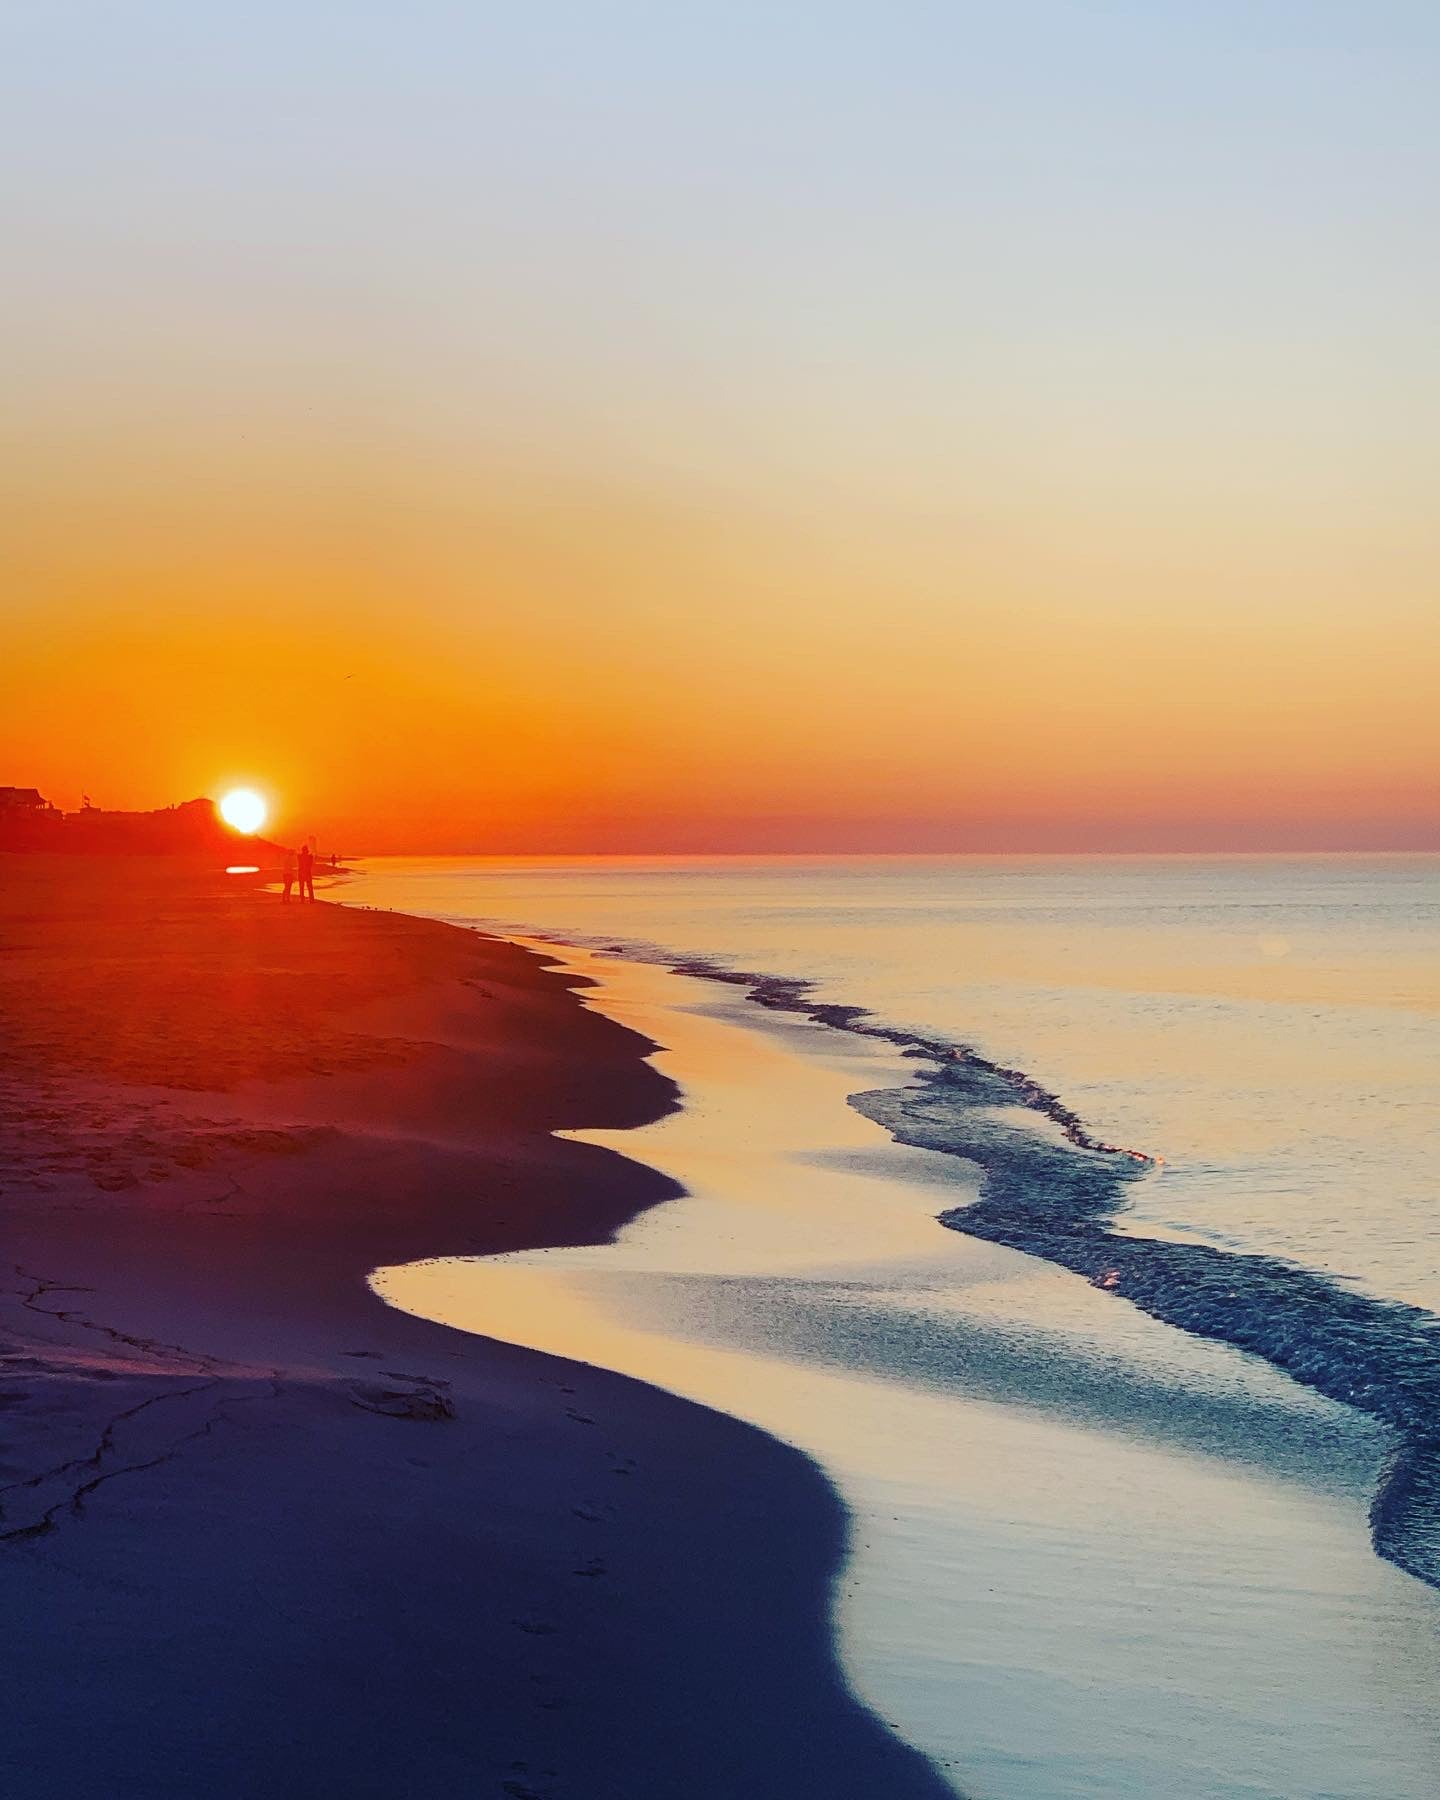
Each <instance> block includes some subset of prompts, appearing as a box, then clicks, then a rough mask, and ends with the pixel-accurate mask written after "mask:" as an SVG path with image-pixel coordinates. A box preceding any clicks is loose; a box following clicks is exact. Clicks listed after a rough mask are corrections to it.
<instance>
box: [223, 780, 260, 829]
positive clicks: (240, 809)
mask: <svg viewBox="0 0 1440 1800" xmlns="http://www.w3.org/2000/svg"><path fill="white" fill-rule="evenodd" d="M266 811H267V808H266V805H265V802H264V801H263V800H262V799H261V797H260V796H259V794H257V793H256V792H255V791H254V789H253V788H232V789H231V791H230V792H229V793H228V794H226V795H225V797H224V799H223V800H221V802H220V817H221V818H222V819H223V820H224V821H225V823H226V824H227V825H228V826H230V827H231V829H232V830H234V831H240V832H243V833H244V834H245V836H246V837H249V836H250V835H251V834H252V833H253V832H256V831H258V830H259V829H260V827H261V826H262V825H263V824H264V823H265V814H266Z"/></svg>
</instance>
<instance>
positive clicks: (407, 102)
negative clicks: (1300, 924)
mask: <svg viewBox="0 0 1440 1800" xmlns="http://www.w3.org/2000/svg"><path fill="white" fill-rule="evenodd" d="M1437 76H1440V13H1437V12H1436V11H1435V9H1434V8H1433V7H1431V6H1428V5H1425V6H1422V5H1419V4H1400V3H1398V0H1376V3H1375V4H1372V5H1367V6H1365V7H1361V6H1359V5H1357V4H1344V5H1341V4H1338V3H1334V0H1305V3H1304V4H1301V3H1299V0H1294V3H1291V0H1194V3H1184V4H1182V3H1180V0H1148V3H1146V4H1135V5H1127V4H1108V5H1085V4H1062V3H1060V0H1008V3H1007V4H1005V5H1003V6H1001V5H998V4H988V5H978V4H970V3H967V0H949V3H948V4H920V3H918V0H887V3H886V4H856V3H853V0H852V3H846V0H831V3H829V4H824V5H820V4H787V3H786V0H763V3H760V0H726V3H725V4H723V5H722V4H712V3H711V0H681V3H679V4H677V3H676V0H668V3H667V4H660V3H656V4H648V3H647V4H638V3H611V0H543V3H542V0H537V4H535V5H531V6H524V7H521V6H515V5H513V4H506V5H491V4H486V3H484V0H469V3H464V4H460V3H454V4H442V3H439V0H409V3H408V4H406V5H405V6H403V7H401V6H396V5H393V4H391V3H389V0H386V3H385V4H375V3H373V0H345V3H344V4H330V5H322V4H318V3H317V0H287V4H285V5H283V6H282V5H280V4H276V3H274V0H247V4H246V5H244V6H243V7H241V6H239V5H236V4H232V3H231V0H215V3H213V4H208V5H205V6H195V5H194V4H193V0H185V3H184V4H177V3H175V0H89V3H87V4H75V3H73V0H6V3H5V4H4V5H3V7H0V149H3V152H4V154H3V157H0V206H3V219H4V230H5V239H6V246H7V252H8V255H7V263H8V265H9V273H8V274H7V279H6V282H5V284H4V286H3V289H0V344H3V355H4V358H5V364H6V370H5V392H6V402H5V405H4V408H3V409H0V462H3V470H0V476H3V479H0V563H3V567H0V579H3V586H0V624H3V640H0V781H6V782H14V783H17V784H20V785H26V786H29V785H32V784H34V785H38V786H39V787H40V788H41V789H42V790H43V791H44V792H45V793H46V794H47V795H49V797H50V798H51V799H53V800H54V801H56V802H57V803H58V804H60V805H62V806H65V807H67V808H68V807H73V806H75V805H77V804H78V803H79V799H80V796H81V794H82V793H85V794H88V795H89V796H90V797H91V798H92V799H93V800H94V801H95V802H96V803H97V804H99V805H106V806H116V807H139V806H149V805H160V804H166V803H169V802H171V801H176V800H183V799H187V798H190V797H192V796H193V795H196V794H203V793H210V794H219V793H220V792H222V791H223V790H224V789H225V788H226V787H228V786H231V785H234V784H237V783H244V784H245V785H250V786H255V787H257V788H259V789H261V790H262V791H263V792H265V793H266V794H268V795H269V796H270V798H271V800H272V803H273V806H274V809H275V820H274V823H275V829H276V832H277V833H278V834H279V835H281V836H284V835H286V834H287V833H288V834H289V835H291V836H298V835H300V834H301V833H302V832H310V831H315V832H316V833H318V835H319V836H320V837H321V838H322V840H323V841H324V842H325V843H326V844H334V845H336V846H338V847H339V848H341V849H345V850H349V851H352V852H364V851H372V852H380V851H386V850H393V851H415V852H424V851H444V850H474V851H491V850H493V851H499V852H505V853H511V852H523V851H549V850H556V851H566V852H571V851H582V850H595V851H636V852H658V851H692V850H694V851H710V850H715V851H724V850H746V851H750V850H757V851H758V850H769V851H784V850H796V851H820V850H836V851H866V850H873V851H903V850H926V851H931V850H967V849H979V850H1032V849H1033V850H1109V849H1114V850H1149V849H1155V850H1163V849H1180V850H1188V849H1197V850H1198V849H1235V850H1256V849H1277V850H1280V849H1287V850H1288V849H1331V848H1379V849H1384V848H1417V847H1440V827H1437V798H1440V784H1437V777H1436V771H1437V768H1440V705H1437V699H1440V606H1437V587H1440V581H1437V578H1440V511H1437V508H1436V506H1435V504H1434V487H1435V479H1436V475H1437V471H1440V348H1437V342H1440V340H1437V336H1436V332H1435V323H1434V322H1435V318H1436V316H1437V310H1440V238H1437V235H1436V233H1435V230H1434V198H1435V194H1436V192H1437V191H1440V126H1437V125H1436V123H1435V117H1434V94H1435V92H1436V83H1437Z"/></svg>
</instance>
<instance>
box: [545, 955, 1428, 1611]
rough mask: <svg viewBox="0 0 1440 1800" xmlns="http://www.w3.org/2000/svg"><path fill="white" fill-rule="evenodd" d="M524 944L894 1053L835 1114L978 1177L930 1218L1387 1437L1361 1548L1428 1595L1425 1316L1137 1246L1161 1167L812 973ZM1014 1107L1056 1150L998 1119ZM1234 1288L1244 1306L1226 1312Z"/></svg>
mask: <svg viewBox="0 0 1440 1800" xmlns="http://www.w3.org/2000/svg"><path fill="white" fill-rule="evenodd" d="M527 935H528V938H529V940H530V941H534V942H537V943H548V944H553V945H555V946H556V948H557V949H558V950H560V951H562V952H563V951H566V950H570V951H575V952H577V953H580V954H597V953H598V954H599V955H602V956H607V957H608V956H618V957H620V958H622V959H629V960H638V961H640V962H642V963H645V964H647V965H648V966H655V967H659V968H662V969H665V970H667V971H668V972H669V973H671V974H673V975H679V976H687V977H692V978H694V979H697V980H700V981H703V982H707V983H713V984H715V985H716V986H718V987H720V988H721V989H722V990H723V989H730V990H733V991H735V992H737V993H739V994H740V995H741V996H742V997H743V1000H744V1002H745V1003H746V1004H747V1005H750V1006H754V1007H756V1008H758V1009H760V1011H761V1012H763V1013H771V1014H777V1015H780V1016H788V1017H792V1018H796V1019H802V1020H805V1021H807V1022H808V1023H810V1024H813V1025H817V1026H821V1027H823V1028H825V1029H826V1030H830V1031H836V1032H842V1033H849V1034H851V1035H852V1036H854V1037H856V1038H859V1039H862V1040H869V1041H871V1042H875V1043H879V1044H884V1045H890V1046H893V1047H894V1048H895V1049H896V1050H898V1051H899V1052H900V1054H901V1055H903V1056H905V1057H906V1058H912V1059H914V1060H915V1069H914V1072H913V1078H912V1079H910V1080H908V1081H907V1082H906V1083H904V1084H901V1085H893V1086H886V1087H882V1088H873V1089H862V1090H858V1091H856V1092H854V1093H852V1094H851V1095H849V1096H848V1104H849V1105H850V1106H851V1107H853V1108H854V1109H855V1110H856V1111H857V1112H859V1113H860V1114H861V1115H862V1116H863V1117H865V1118H868V1119H870V1120H872V1121H873V1122H874V1123H876V1124H877V1125H879V1126H880V1127H881V1128H882V1129H883V1130H885V1131H886V1132H887V1133H888V1135H889V1137H890V1138H891V1140H892V1141H893V1142H894V1143H895V1144H896V1145H899V1146H906V1147H909V1148H911V1149H920V1150H925V1151H935V1152H937V1153H939V1154H941V1155H943V1156H947V1157H951V1158H954V1159H955V1160H956V1162H957V1164H959V1165H961V1166H970V1167H973V1168H975V1169H976V1170H978V1171H979V1172H980V1175H981V1180H980V1184H979V1188H978V1191H977V1192H976V1193H975V1194H974V1195H972V1196H970V1197H969V1198H968V1199H967V1200H966V1202H965V1203H964V1204H962V1205H960V1206H953V1207H949V1208H946V1209H945V1210H943V1211H942V1212H940V1213H938V1214H937V1216H936V1223H937V1224H939V1225H941V1226H944V1227H946V1228H948V1229H949V1230H951V1231H954V1232H957V1233H959V1234H961V1235H963V1236H966V1237H969V1238H972V1239H974V1240H976V1241H978V1242H988V1243H994V1244H997V1245H1001V1246H1004V1247H1005V1248H1008V1249H1011V1250H1016V1251H1020V1252H1022V1253H1024V1254H1026V1255H1029V1256H1034V1257H1037V1258H1039V1259H1041V1260H1042V1261H1045V1262H1048V1263H1050V1264H1052V1265H1054V1266H1055V1267H1058V1268H1062V1269H1066V1270H1068V1271H1069V1272H1070V1273H1072V1274H1074V1275H1078V1276H1080V1277H1081V1278H1082V1279H1084V1280H1086V1281H1088V1282H1089V1283H1090V1284H1091V1285H1092V1286H1095V1287H1098V1288H1100V1289H1102V1290H1103V1291H1105V1292H1107V1293H1110V1294H1113V1295H1115V1296H1116V1297H1117V1298H1119V1299H1123V1300H1127V1301H1129V1302H1130V1304H1131V1305H1133V1306H1135V1307H1137V1308H1138V1309H1139V1310H1140V1311H1142V1312H1144V1313H1147V1314H1149V1315H1150V1316H1151V1317H1152V1318H1155V1319H1157V1320H1159V1321H1160V1322H1161V1323H1162V1324H1165V1325H1169V1326H1171V1327H1173V1328H1174V1329H1176V1330H1178V1331H1180V1332H1183V1333H1184V1334H1186V1335H1187V1336H1189V1337H1192V1338H1195V1339H1198V1340H1214V1341H1216V1342H1219V1343H1223V1344H1227V1345H1230V1346H1231V1347H1233V1348H1235V1349H1238V1350H1240V1351H1242V1352H1245V1353H1246V1354H1249V1355H1253V1356H1256V1357H1258V1358H1259V1359H1260V1360H1261V1361H1263V1362H1265V1363H1267V1364H1268V1365H1270V1366H1271V1367H1273V1368H1275V1369H1277V1370H1279V1371H1280V1372H1281V1373H1282V1374H1284V1375H1286V1376H1288V1377H1289V1378H1290V1379H1292V1380H1294V1381H1296V1382H1298V1383H1299V1384H1300V1385H1301V1386H1302V1387H1305V1388H1308V1389H1311V1390H1313V1391H1314V1392H1315V1393H1317V1394H1319V1395H1321V1396H1323V1397H1324V1398H1325V1399H1327V1400H1332V1401H1335V1402H1337V1403H1338V1404H1340V1405H1342V1406H1346V1407H1348V1408H1351V1409H1353V1410H1354V1411H1355V1412H1357V1413H1359V1414H1360V1415H1362V1416H1363V1417H1364V1418H1365V1419H1366V1420H1369V1421H1373V1422H1375V1423H1376V1424H1378V1425H1379V1426H1380V1427H1382V1428H1383V1429H1384V1430H1385V1431H1387V1432H1388V1433H1389V1434H1390V1440H1391V1442H1390V1452H1389V1454H1388V1455H1387V1457H1386V1459H1385V1463H1384V1466H1383V1469H1382V1470H1381V1472H1380V1474H1379V1476H1378V1478H1377V1480H1376V1483H1375V1486H1374V1489H1373V1493H1372V1497H1371V1504H1370V1508H1369V1529H1370V1539H1371V1543H1372V1545H1373V1547H1374V1550H1375V1553H1376V1554H1377V1555H1379V1556H1382V1557H1384V1558H1385V1559H1386V1560H1387V1561H1388V1562H1391V1563H1393V1564H1394V1565H1395V1567H1397V1568H1398V1569H1401V1570H1403V1571H1404V1572H1405V1573H1406V1574H1408V1575H1410V1576H1413V1577H1414V1578H1415V1579H1416V1580H1417V1581H1420V1582H1422V1583H1424V1584H1425V1585H1426V1586H1427V1587H1429V1588H1431V1589H1434V1590H1436V1591H1440V1535H1437V1531H1436V1515H1437V1507H1440V1499H1437V1496H1440V1439H1437V1436H1436V1432H1435V1426H1434V1417H1435V1411H1436V1406H1437V1403H1440V1359H1437V1357H1436V1353H1435V1348H1434V1340H1433V1333H1432V1330H1431V1327H1432V1325H1433V1315H1432V1314H1431V1313H1429V1312H1428V1311H1426V1310H1425V1309H1424V1308H1422V1307H1419V1306H1415V1305H1411V1304H1409V1303H1407V1302H1405V1301H1401V1300H1395V1299H1388V1298H1384V1297H1381V1296H1379V1295H1370V1294H1366V1293H1364V1292H1362V1291H1356V1290H1353V1289H1351V1288H1348V1287H1346V1286H1345V1285H1343V1283H1342V1281H1341V1279H1340V1278H1338V1277H1335V1276H1332V1275H1329V1274H1326V1273H1324V1272H1322V1271H1312V1270H1307V1269H1305V1268H1304V1267H1303V1266H1300V1265H1298V1264H1295V1263H1292V1262H1289V1261H1287V1260H1286V1259H1284V1258H1282V1257H1277V1256H1273V1255H1265V1254H1262V1253H1257V1252H1254V1251H1246V1250H1242V1249H1238V1248H1235V1247H1227V1248H1226V1249H1225V1250H1223V1251H1222V1250H1219V1249H1217V1248H1216V1247H1214V1246H1211V1245H1207V1244H1203V1243H1197V1242H1193V1241H1188V1240H1185V1239H1183V1238H1180V1237H1174V1236H1172V1237H1168V1238H1156V1237H1148V1236H1146V1235H1145V1234H1144V1233H1143V1232H1141V1231H1139V1230H1137V1229H1135V1228H1134V1227H1133V1225H1130V1224H1128V1223H1127V1222H1126V1221H1125V1212H1126V1189H1127V1187H1128V1185H1129V1183H1130V1182H1132V1181H1133V1180H1135V1179H1136V1178H1137V1177H1139V1176H1141V1175H1142V1174H1144V1173H1146V1172H1147V1171H1148V1170H1149V1169H1150V1168H1152V1167H1153V1166H1155V1165H1156V1164H1157V1163H1159V1162H1161V1161H1163V1159H1161V1158H1158V1157H1156V1156H1154V1155H1152V1154H1150V1153H1148V1152H1145V1151H1140V1150H1136V1149H1131V1148H1128V1147H1126V1146H1124V1145H1120V1144H1112V1143H1109V1142H1106V1141H1105V1140H1103V1139H1101V1138H1099V1137H1097V1136H1096V1135H1095V1134H1094V1133H1093V1131H1091V1129H1090V1128H1089V1127H1088V1126H1087V1124H1086V1123H1085V1121H1084V1120H1083V1119H1082V1118H1081V1117H1080V1116H1079V1115H1078V1114H1077V1113H1076V1112H1075V1111H1074V1110H1073V1109H1072V1108H1070V1107H1069V1106H1068V1105H1067V1104H1066V1103H1065V1102H1064V1101H1063V1100H1062V1099H1061V1098H1060V1097H1059V1096H1058V1095H1057V1094H1054V1093H1052V1092H1050V1091H1049V1089H1047V1088H1046V1087H1045V1086H1044V1085H1042V1084H1041V1083H1040V1082H1039V1081H1037V1080H1036V1079H1035V1078H1034V1077H1033V1076H1031V1075H1030V1074H1029V1073H1028V1072H1027V1071H1026V1070H1024V1069H1022V1068H1016V1067H1009V1066H1006V1065H1004V1064H1002V1063H1000V1062H998V1061H996V1060H994V1059H993V1058H991V1057H989V1056H987V1055H985V1054H984V1053H983V1052H981V1051H980V1050H978V1049H976V1048H975V1047H974V1046H973V1045H970V1044H968V1043H966V1042H963V1041H961V1040H958V1039H952V1038H946V1037H943V1036H936V1035H934V1034H931V1033H926V1032H920V1031H914V1030H911V1029H908V1028H906V1027H901V1026H895V1025H892V1024H889V1023H887V1022H886V1021H885V1020H883V1019H881V1018H878V1017H877V1016H876V1015H875V1014H874V1013H873V1012H872V1010H871V1009H870V1008H869V1007H866V1006H861V1005H855V1004H850V1003H847V1002H840V1001H833V1000H824V999H821V998H819V997H818V996H817V993H816V989H817V987H818V985H819V984H818V983H817V982H816V981H815V980H813V979H810V978H806V977H797V976H790V975H776V974H770V973H756V972H755V971H753V970H744V969H737V968H734V967H732V966H730V965H729V964H727V963H722V962H717V961H715V960H713V958H712V957H710V956H697V955H684V956H680V955H676V954H674V953H671V952H668V951H664V950H661V949H660V948H659V947H654V953H653V954H647V953H646V950H645V948H643V947H641V946H635V945H625V944H615V943H609V942H604V943H602V942H601V941H600V940H599V939H597V940H595V941H594V942H587V941H586V940H585V939H584V938H583V937H580V936H575V937H573V938H570V937H566V936H564V935H560V934H552V933H548V932H535V933H532V934H527ZM1017 1107H1018V1108H1020V1109H1023V1110H1024V1111H1025V1112H1027V1113H1029V1114H1032V1115H1034V1117H1035V1118H1037V1119H1041V1120H1045V1121H1047V1122H1049V1123H1050V1124H1051V1125H1053V1126H1055V1127H1056V1128H1057V1131H1058V1134H1059V1137H1060V1138H1061V1140H1063V1141H1061V1142H1058V1143H1050V1142H1046V1141H1044V1140H1043V1139H1041V1138H1040V1137H1038V1136H1037V1135H1036V1134H1034V1133H1033V1132H1032V1131H1031V1130H1029V1129H1027V1128H1024V1127H1017V1126H1015V1125H1013V1124H1010V1123H1006V1122H1003V1120H1002V1118H1001V1116H1000V1115H1001V1114H1002V1113H1003V1111H1004V1109H1006V1108H1017ZM1237 1294H1243V1296H1244V1302H1245V1303H1244V1305H1242V1306H1239V1307H1237V1306H1236V1305H1235V1300H1236V1297H1237Z"/></svg>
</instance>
